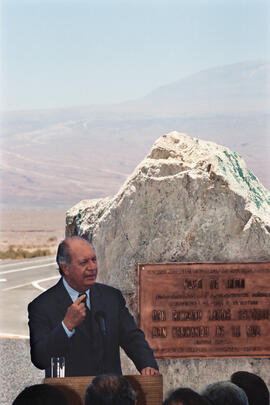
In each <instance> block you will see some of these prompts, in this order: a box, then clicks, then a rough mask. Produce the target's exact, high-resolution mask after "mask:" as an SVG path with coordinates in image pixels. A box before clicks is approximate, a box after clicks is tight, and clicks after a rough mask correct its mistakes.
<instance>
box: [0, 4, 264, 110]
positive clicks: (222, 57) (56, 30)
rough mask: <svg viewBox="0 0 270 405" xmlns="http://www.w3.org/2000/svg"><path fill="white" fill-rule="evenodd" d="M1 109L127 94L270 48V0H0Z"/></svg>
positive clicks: (103, 100)
mask: <svg viewBox="0 0 270 405" xmlns="http://www.w3.org/2000/svg"><path fill="white" fill-rule="evenodd" d="M0 4H1V60H2V67H1V88H2V97H1V98H2V100H1V101H2V103H1V109H4V110H7V109H8V110H18V109H33V108H55V107H67V106H83V105H86V106H87V105H91V104H105V103H113V102H121V101H125V100H128V99H136V98H140V97H143V96H144V95H146V94H147V93H149V92H150V91H151V90H153V89H155V88H156V87H158V86H161V85H164V84H167V83H171V82H173V81H176V80H178V79H180V78H182V77H185V76H187V75H189V74H191V73H195V72H198V71H200V70H203V69H207V68H211V67H214V66H218V65H225V64H231V63H235V62H242V61H247V60H252V59H267V58H269V57H270V2H269V1H268V0H232V1H231V0H224V1H223V0H186V1H182V0H178V1H176V0H175V1H172V0H171V1H170V0H155V1H151V0H141V1H135V0H134V1H132V0H125V1H124V0H123V1H119V0H110V1H109V0H107V1H102V0H98V1H92V0H84V1H83V0H73V1H71V0H32V1H30V0H28V1H25V0H17V1H15V0H2V1H1V0H0Z"/></svg>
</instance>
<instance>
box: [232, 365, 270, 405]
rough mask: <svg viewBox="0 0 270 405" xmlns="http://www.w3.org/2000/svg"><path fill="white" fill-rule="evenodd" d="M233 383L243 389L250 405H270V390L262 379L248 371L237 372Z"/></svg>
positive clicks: (233, 377)
mask: <svg viewBox="0 0 270 405" xmlns="http://www.w3.org/2000/svg"><path fill="white" fill-rule="evenodd" d="M231 381H232V382H233V383H234V384H236V385H238V387H240V388H242V389H243V390H244V391H245V393H246V394H247V397H248V403H249V405H269V390H268V388H267V385H266V384H265V382H264V381H263V379H262V378H261V377H259V376H258V375H256V374H253V373H249V372H248V371H237V372H236V373H234V374H233V375H232V376H231Z"/></svg>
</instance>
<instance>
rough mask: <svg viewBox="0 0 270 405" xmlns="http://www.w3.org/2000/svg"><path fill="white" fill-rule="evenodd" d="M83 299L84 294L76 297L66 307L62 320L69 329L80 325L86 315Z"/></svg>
mask: <svg viewBox="0 0 270 405" xmlns="http://www.w3.org/2000/svg"><path fill="white" fill-rule="evenodd" d="M84 299H85V294H84V295H81V296H80V297H78V298H77V299H76V301H74V302H73V304H72V305H70V307H68V309H67V312H66V315H65V317H64V319H63V322H64V324H65V325H66V327H67V328H68V330H70V331H72V329H73V328H76V326H78V325H80V323H82V322H83V320H84V319H85V317H86V308H85V303H84V302H82V301H83V300H84Z"/></svg>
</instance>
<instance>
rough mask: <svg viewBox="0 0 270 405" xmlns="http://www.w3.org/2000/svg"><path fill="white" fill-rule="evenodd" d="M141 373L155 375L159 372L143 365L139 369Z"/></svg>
mask: <svg viewBox="0 0 270 405" xmlns="http://www.w3.org/2000/svg"><path fill="white" fill-rule="evenodd" d="M141 374H142V375H155V374H159V371H158V370H156V369H155V368H152V367H145V368H143V369H142V370H141Z"/></svg>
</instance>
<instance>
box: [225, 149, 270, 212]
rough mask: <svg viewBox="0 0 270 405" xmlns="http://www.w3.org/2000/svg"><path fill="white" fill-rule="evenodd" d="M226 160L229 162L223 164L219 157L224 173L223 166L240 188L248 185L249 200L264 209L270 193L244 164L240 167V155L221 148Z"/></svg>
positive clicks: (269, 198) (269, 202) (268, 202)
mask: <svg viewBox="0 0 270 405" xmlns="http://www.w3.org/2000/svg"><path fill="white" fill-rule="evenodd" d="M223 153H224V155H225V156H226V158H227V159H226V160H227V161H229V164H224V162H223V161H222V159H221V158H220V157H219V158H218V161H219V165H220V167H221V169H222V170H223V172H224V173H226V169H225V166H226V167H227V170H228V169H229V171H230V172H231V174H232V176H233V178H234V180H235V181H237V183H238V184H239V186H240V187H241V188H246V187H248V190H249V192H250V194H249V197H250V200H251V201H253V202H254V204H255V205H256V207H257V208H258V209H263V210H265V207H264V204H265V203H267V204H268V205H270V193H269V191H268V190H266V189H265V188H264V187H263V186H262V185H261V184H260V182H259V181H258V179H257V177H256V176H255V175H254V174H253V173H252V172H251V171H250V170H248V169H247V168H246V167H245V166H244V167H241V165H240V163H241V159H242V158H241V156H240V155H239V154H238V153H236V152H229V150H227V149H224V150H223Z"/></svg>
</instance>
